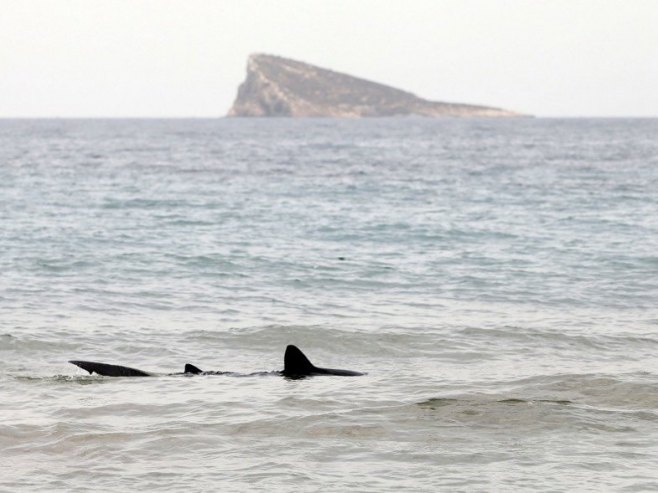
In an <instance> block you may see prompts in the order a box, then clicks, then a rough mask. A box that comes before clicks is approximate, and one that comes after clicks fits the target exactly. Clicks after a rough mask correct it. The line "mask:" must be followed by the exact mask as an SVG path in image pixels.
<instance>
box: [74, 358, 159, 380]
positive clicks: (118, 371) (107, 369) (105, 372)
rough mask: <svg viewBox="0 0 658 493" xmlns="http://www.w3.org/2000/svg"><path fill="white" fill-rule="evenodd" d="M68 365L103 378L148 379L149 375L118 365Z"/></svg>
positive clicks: (87, 363)
mask: <svg viewBox="0 0 658 493" xmlns="http://www.w3.org/2000/svg"><path fill="white" fill-rule="evenodd" d="M69 363H72V364H74V365H75V366H78V367H80V368H82V369H83V370H85V371H88V372H89V374H90V375H91V374H92V373H96V374H97V375H102V376H104V377H150V376H151V374H150V373H146V372H145V371H142V370H137V369H136V368H129V367H127V366H119V365H108V364H107V363H96V362H94V361H75V360H74V361H69Z"/></svg>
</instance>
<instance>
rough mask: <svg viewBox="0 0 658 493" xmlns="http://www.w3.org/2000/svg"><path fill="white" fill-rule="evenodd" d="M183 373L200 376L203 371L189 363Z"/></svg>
mask: <svg viewBox="0 0 658 493" xmlns="http://www.w3.org/2000/svg"><path fill="white" fill-rule="evenodd" d="M183 373H189V374H191V375H198V374H199V373H203V370H202V369H200V368H197V367H196V366H194V365H191V364H189V363H187V364H186V365H185V370H183Z"/></svg>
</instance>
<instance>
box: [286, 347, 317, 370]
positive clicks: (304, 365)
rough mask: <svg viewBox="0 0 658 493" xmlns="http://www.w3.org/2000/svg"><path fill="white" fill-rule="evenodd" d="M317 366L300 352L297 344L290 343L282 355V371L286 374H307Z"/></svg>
mask: <svg viewBox="0 0 658 493" xmlns="http://www.w3.org/2000/svg"><path fill="white" fill-rule="evenodd" d="M316 370H317V368H316V367H315V366H313V363H311V362H310V361H309V359H308V358H307V357H306V355H304V353H302V352H301V351H300V350H299V348H298V347H297V346H293V345H290V346H288V347H287V348H286V354H285V355H284V356H283V373H286V374H288V375H308V374H311V373H313V372H314V371H316Z"/></svg>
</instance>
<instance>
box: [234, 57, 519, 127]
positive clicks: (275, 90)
mask: <svg viewBox="0 0 658 493" xmlns="http://www.w3.org/2000/svg"><path fill="white" fill-rule="evenodd" d="M400 115H420V116H429V117H473V116H479V117H501V116H522V115H520V114H519V113H515V112H512V111H507V110H503V109H499V108H490V107H487V106H475V105H470V104H458V103H441V102H435V101H428V100H426V99H422V98H419V97H418V96H415V95H414V94H411V93H409V92H406V91H402V90H400V89H395V88H393V87H389V86H385V85H383V84H378V83H376V82H371V81H368V80H364V79H359V78H357V77H352V76H351V75H347V74H341V73H339V72H334V71H333V70H327V69H324V68H320V67H316V66H314V65H310V64H308V63H303V62H298V61H295V60H290V59H288V58H283V57H278V56H273V55H263V54H255V55H251V56H250V57H249V61H248V63H247V78H246V79H245V81H244V82H243V83H242V84H240V87H239V88H238V95H237V98H236V99H235V102H234V103H233V107H232V108H231V110H230V111H229V113H228V116H247V117H248V116H252V117H253V116H255V117H258V116H274V117H377V116H400Z"/></svg>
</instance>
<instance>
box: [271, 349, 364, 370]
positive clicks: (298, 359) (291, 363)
mask: <svg viewBox="0 0 658 493" xmlns="http://www.w3.org/2000/svg"><path fill="white" fill-rule="evenodd" d="M281 373H282V374H283V376H285V377H289V378H303V377H307V376H310V375H336V376H340V377H356V376H360V375H364V373H361V372H358V371H352V370H338V369H335V368H318V367H317V366H314V365H313V363H311V362H310V361H309V359H308V358H307V357H306V356H305V355H304V353H302V352H301V351H300V350H299V348H298V347H297V346H292V345H291V346H288V347H287V348H286V354H285V356H284V357H283V372H281Z"/></svg>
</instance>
